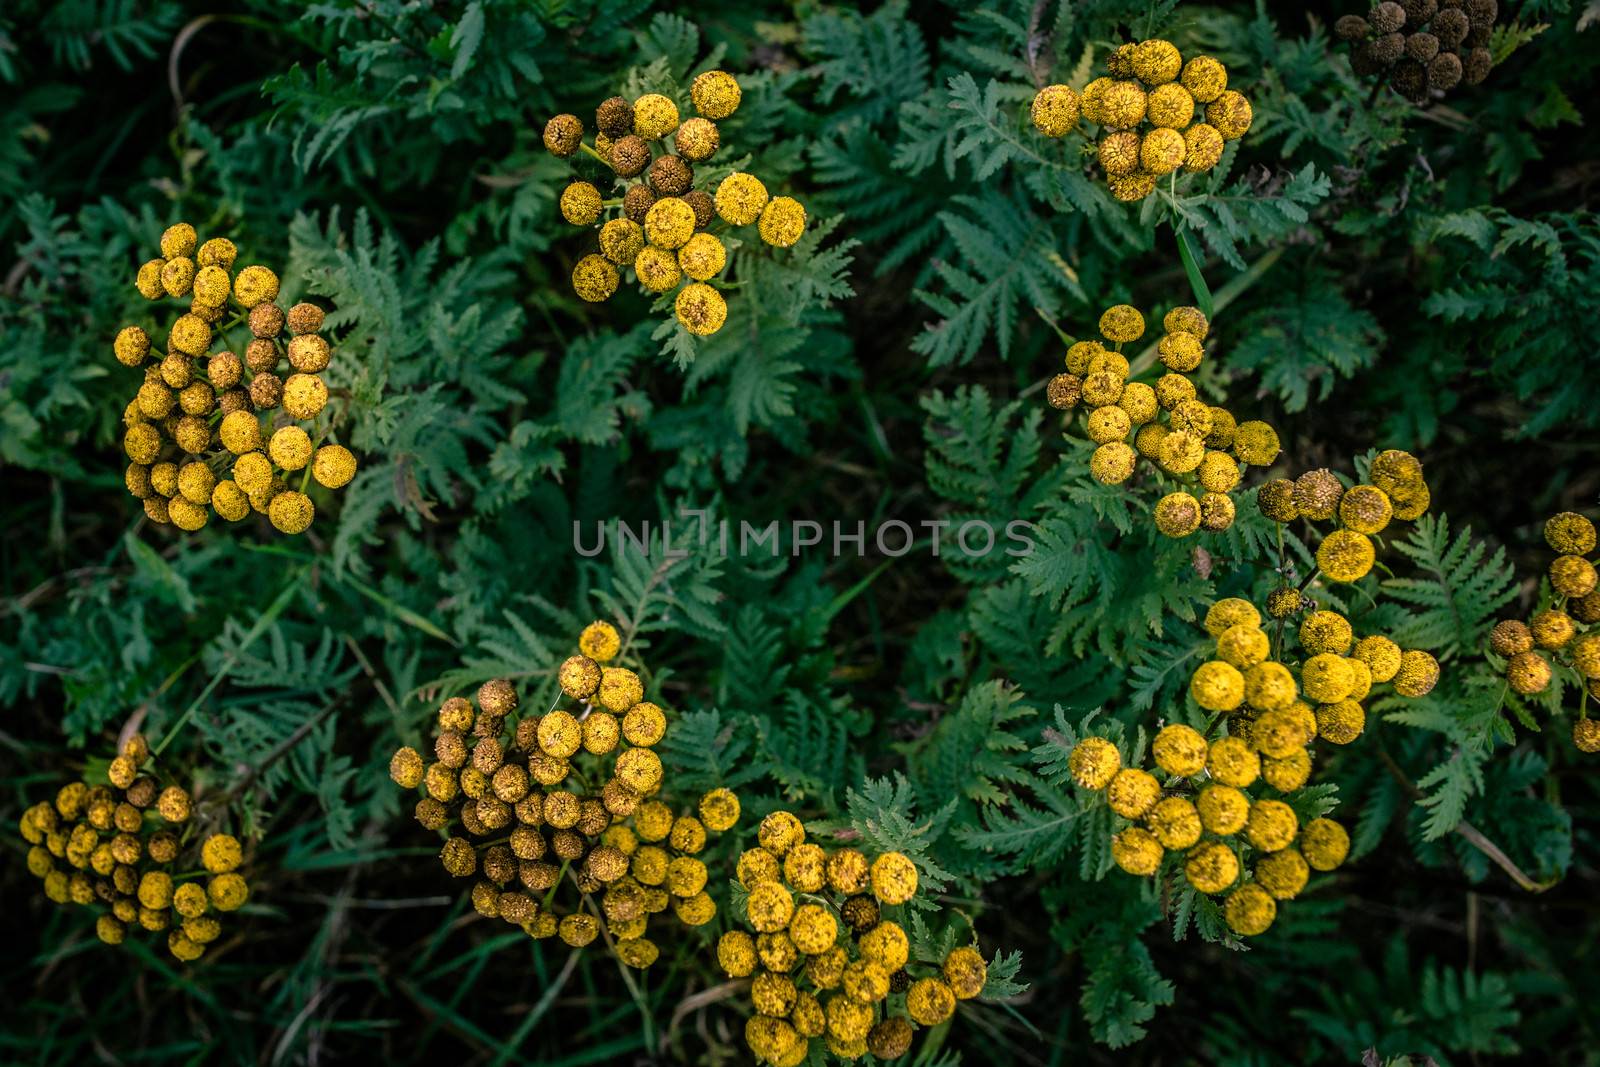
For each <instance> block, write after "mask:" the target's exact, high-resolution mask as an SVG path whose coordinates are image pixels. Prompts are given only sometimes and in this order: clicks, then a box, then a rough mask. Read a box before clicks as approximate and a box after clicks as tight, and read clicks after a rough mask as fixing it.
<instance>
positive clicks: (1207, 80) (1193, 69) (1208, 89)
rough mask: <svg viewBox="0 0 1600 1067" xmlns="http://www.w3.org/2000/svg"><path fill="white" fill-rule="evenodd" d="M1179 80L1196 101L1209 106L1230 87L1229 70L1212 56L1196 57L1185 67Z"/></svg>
mask: <svg viewBox="0 0 1600 1067" xmlns="http://www.w3.org/2000/svg"><path fill="white" fill-rule="evenodd" d="M1178 80H1179V81H1180V82H1182V83H1183V87H1184V88H1185V89H1187V90H1189V92H1190V94H1191V95H1193V96H1194V98H1195V99H1196V100H1198V101H1200V102H1201V103H1202V104H1209V103H1210V102H1211V101H1213V100H1215V99H1216V98H1217V97H1219V96H1221V95H1222V91H1223V90H1224V89H1226V88H1227V87H1228V68H1227V67H1225V66H1223V65H1222V64H1221V63H1219V62H1217V61H1216V60H1215V59H1213V58H1212V57H1210V56H1195V57H1194V58H1192V59H1190V60H1189V62H1187V63H1185V64H1184V65H1183V73H1182V74H1181V75H1180V76H1179V79H1178Z"/></svg>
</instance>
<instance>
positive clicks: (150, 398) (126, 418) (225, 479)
mask: <svg viewBox="0 0 1600 1067" xmlns="http://www.w3.org/2000/svg"><path fill="white" fill-rule="evenodd" d="M198 240H199V239H198V237H197V235H196V234H195V230H194V227H193V226H190V225H189V224H188V223H179V224H178V225H176V226H172V227H170V228H168V229H167V231H166V232H165V233H163V234H162V235H161V256H160V257H159V258H156V259H152V260H150V261H149V262H148V263H146V264H144V265H143V266H142V267H140V268H139V274H138V279H137V281H136V283H135V284H136V285H137V287H138V289H139V292H140V293H141V294H143V295H144V296H145V297H146V298H147V299H149V300H152V301H154V300H160V299H163V298H169V297H170V298H182V297H188V298H189V308H188V311H186V312H184V313H183V314H181V315H179V316H178V317H177V318H176V319H175V320H174V321H173V323H172V325H171V327H170V329H168V331H167V335H166V349H167V351H166V355H164V356H162V355H161V354H160V353H159V351H158V350H156V349H155V348H154V346H153V342H152V337H151V333H150V331H148V330H146V329H145V328H144V327H142V326H124V327H123V328H122V330H121V331H119V332H118V334H117V337H116V340H115V341H114V342H113V344H112V350H113V352H114V353H115V355H116V358H117V361H118V362H120V363H122V364H123V365H124V366H127V367H134V368H137V367H143V368H144V381H143V383H142V384H141V385H140V386H139V389H138V392H137V393H136V394H135V395H134V398H133V399H132V400H131V401H129V403H128V406H127V408H126V409H125V410H124V411H123V415H122V421H123V423H124V425H125V427H126V430H125V432H124V434H123V439H122V447H123V450H124V451H125V452H126V453H127V455H128V460H129V463H128V468H127V470H126V472H125V473H124V482H125V484H126V485H127V488H128V492H129V493H131V494H132V495H133V496H135V497H137V498H139V499H140V500H143V501H144V510H145V514H146V515H147V516H149V517H150V519H151V521H153V522H157V523H171V524H172V525H174V526H176V527H178V528H179V529H182V530H191V531H192V530H198V529H200V528H201V527H203V526H205V524H206V522H207V521H208V520H209V518H210V516H211V513H212V512H216V514H218V515H220V516H222V518H224V519H226V520H228V521H229V522H239V521H240V520H242V519H244V518H247V517H248V516H249V515H250V513H251V511H252V510H254V511H256V512H258V513H260V514H262V515H265V516H267V518H268V519H270V520H271V522H272V525H273V526H275V527H276V528H277V529H279V530H281V531H283V532H284V533H289V534H298V533H303V532H304V531H305V530H306V529H307V528H308V527H309V526H310V525H311V520H312V517H313V516H314V515H315V512H316V508H315V506H314V505H313V504H312V502H311V498H310V497H309V496H307V495H306V489H307V488H308V486H309V483H310V481H311V480H312V479H313V478H314V479H316V481H317V484H318V485H321V486H324V487H325V488H328V489H339V488H342V487H344V486H346V485H348V484H350V480H351V479H352V478H354V477H355V475H356V458H355V456H354V455H352V454H351V452H350V450H349V449H348V448H345V447H344V446H343V445H339V444H332V443H325V441H326V438H327V435H328V429H329V427H328V422H327V420H319V418H318V417H319V416H320V415H321V414H322V412H323V409H324V408H325V407H326V405H327V403H328V386H327V383H326V382H324V381H323V379H322V373H321V372H322V371H323V370H325V369H326V368H327V366H328V364H329V362H330V360H331V358H332V350H331V348H330V346H329V344H328V341H327V338H325V337H323V336H322V333H321V330H322V326H323V312H322V309H321V308H319V307H317V306H316V305H314V304H304V303H302V304H296V305H295V306H294V307H292V308H290V309H289V310H288V311H287V312H285V311H284V310H283V309H282V308H281V307H279V306H278V305H277V304H276V303H275V301H276V300H277V297H278V276H277V275H276V274H274V273H273V272H272V271H271V270H269V269H268V268H266V267H262V266H250V267H245V268H243V269H242V270H240V271H239V272H238V273H237V274H235V273H233V263H234V258H235V256H236V250H235V248H234V245H233V242H232V241H229V240H228V239H227V238H223V237H214V238H212V239H211V240H209V241H206V242H205V243H204V244H198ZM241 325H242V326H244V327H245V328H246V329H247V330H248V333H249V340H247V341H246V342H245V343H244V345H243V348H242V350H241V351H235V348H236V344H235V341H234V338H233V336H232V334H231V333H230V331H231V330H233V329H234V328H235V327H238V326H241ZM284 360H287V361H288V363H289V371H288V374H287V376H286V377H285V376H282V375H280V373H279V371H280V367H281V364H282V362H283V361H284ZM302 424H305V425H302ZM307 425H309V427H310V429H309V430H308V429H307ZM296 478H298V486H297V487H296V488H291V487H290V483H291V482H292V481H294V480H295V479H296Z"/></svg>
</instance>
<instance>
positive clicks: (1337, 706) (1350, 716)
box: [1316, 700, 1367, 745]
mask: <svg viewBox="0 0 1600 1067" xmlns="http://www.w3.org/2000/svg"><path fill="white" fill-rule="evenodd" d="M1316 715H1317V736H1318V737H1320V738H1322V739H1323V740H1324V741H1327V742H1328V743H1329V744H1334V745H1348V744H1349V743H1350V742H1352V741H1354V740H1355V739H1356V738H1358V737H1360V736H1361V732H1362V731H1363V730H1364V729H1366V725H1367V713H1366V711H1365V710H1364V709H1363V708H1362V707H1361V705H1360V704H1357V703H1356V702H1355V701H1354V700H1340V701H1338V702H1336V703H1332V704H1320V705H1318V706H1317V712H1316Z"/></svg>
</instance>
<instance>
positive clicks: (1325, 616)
mask: <svg viewBox="0 0 1600 1067" xmlns="http://www.w3.org/2000/svg"><path fill="white" fill-rule="evenodd" d="M1299 636H1300V647H1301V648H1303V649H1305V650H1306V651H1307V652H1309V653H1311V654H1312V655H1317V654H1318V653H1322V652H1331V653H1332V654H1334V655H1336V656H1342V655H1344V654H1345V653H1346V652H1348V651H1350V642H1351V641H1352V640H1354V638H1355V633H1354V631H1353V630H1351V628H1350V623H1349V620H1347V619H1346V618H1345V617H1344V616H1343V615H1340V614H1339V613H1338V612H1336V611H1313V612H1312V613H1311V614H1309V615H1307V616H1306V617H1305V619H1304V621H1302V622H1301V623H1300V634H1299ZM1379 640H1380V641H1386V640H1388V639H1387V638H1380V639H1379ZM1389 643H1390V644H1391V645H1392V644H1393V642H1389ZM1372 647H1373V649H1375V650H1376V649H1378V647H1379V646H1376V645H1375V646H1372ZM1396 651H1397V652H1398V649H1397V650H1396ZM1357 658H1358V659H1362V660H1365V661H1366V662H1367V666H1368V667H1373V671H1372V675H1373V677H1374V678H1377V679H1378V680H1379V681H1387V680H1388V679H1387V678H1380V677H1379V673H1380V672H1379V671H1378V670H1377V668H1376V667H1375V666H1374V664H1373V663H1372V661H1371V660H1370V659H1368V658H1367V657H1366V656H1363V655H1361V654H1360V653H1359V652H1357ZM1396 666H1397V667H1398V666H1399V664H1398V663H1396Z"/></svg>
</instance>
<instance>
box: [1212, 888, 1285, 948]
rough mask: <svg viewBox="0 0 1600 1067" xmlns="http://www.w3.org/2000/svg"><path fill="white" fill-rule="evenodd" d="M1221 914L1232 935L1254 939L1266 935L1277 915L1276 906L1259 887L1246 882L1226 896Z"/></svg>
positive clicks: (1270, 897) (1269, 895)
mask: <svg viewBox="0 0 1600 1067" xmlns="http://www.w3.org/2000/svg"><path fill="white" fill-rule="evenodd" d="M1222 914H1223V918H1224V919H1226V920H1227V923H1228V927H1229V929H1231V930H1233V932H1234V933H1236V934H1242V935H1244V936H1245V937H1255V936H1256V935H1258V934H1264V933H1266V931H1267V928H1268V927H1270V926H1271V925H1272V921H1273V919H1275V918H1277V915H1278V905H1277V902H1276V901H1274V900H1273V899H1272V896H1271V894H1269V893H1268V892H1267V891H1266V890H1265V889H1263V888H1261V886H1259V885H1257V884H1256V883H1255V882H1247V883H1245V884H1244V885H1242V886H1240V887H1239V888H1238V889H1235V890H1234V891H1233V892H1232V893H1230V894H1228V899H1227V901H1226V902H1224V904H1223V908H1222Z"/></svg>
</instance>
